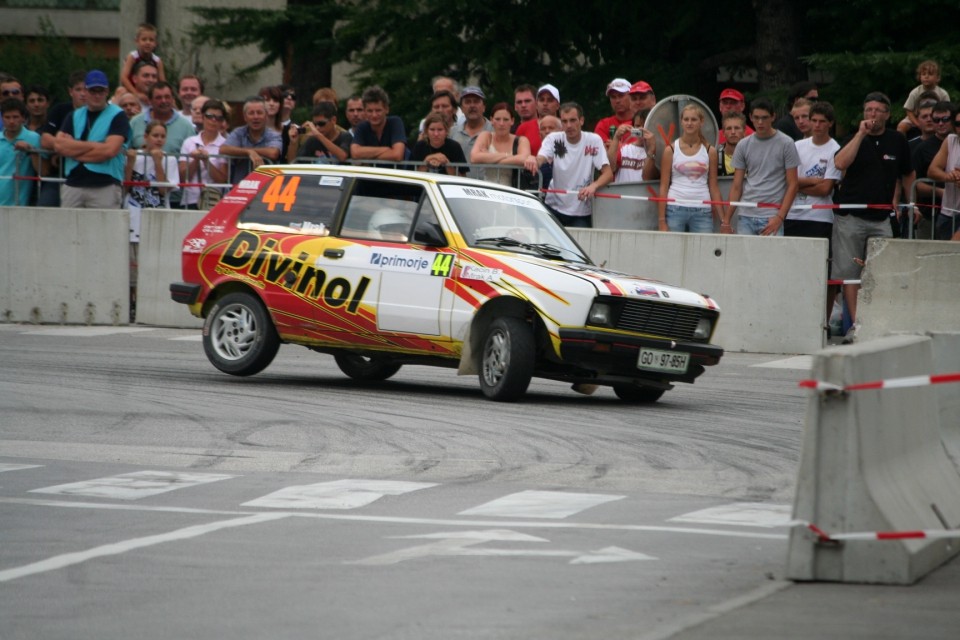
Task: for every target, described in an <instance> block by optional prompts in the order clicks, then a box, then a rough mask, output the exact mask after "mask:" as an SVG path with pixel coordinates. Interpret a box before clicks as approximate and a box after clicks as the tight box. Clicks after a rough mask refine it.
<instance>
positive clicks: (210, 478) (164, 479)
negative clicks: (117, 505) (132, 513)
mask: <svg viewBox="0 0 960 640" xmlns="http://www.w3.org/2000/svg"><path fill="white" fill-rule="evenodd" d="M233 477H234V476H231V475H226V474H223V473H172V472H169V471H135V472H133V473H124V474H121V475H118V476H111V477H108V478H97V479H95V480H84V481H82V482H71V483H69V484H60V485H56V486H53V487H44V488H42V489H33V490H32V491H31V493H52V494H56V495H66V496H89V497H92V498H112V499H114V500H139V499H140V498H146V497H147V496H155V495H157V494H160V493H166V492H168V491H175V490H177V489H185V488H187V487H194V486H197V485H201V484H206V483H208V482H217V481H218V480H227V479H229V478H233Z"/></svg>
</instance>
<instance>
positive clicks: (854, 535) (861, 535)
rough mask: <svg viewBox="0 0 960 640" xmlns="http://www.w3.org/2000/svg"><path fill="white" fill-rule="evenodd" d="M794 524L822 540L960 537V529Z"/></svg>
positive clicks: (940, 538)
mask: <svg viewBox="0 0 960 640" xmlns="http://www.w3.org/2000/svg"><path fill="white" fill-rule="evenodd" d="M793 524H794V526H804V527H806V528H807V529H809V530H810V531H812V532H813V533H814V534H815V535H816V536H817V538H819V539H820V541H822V542H844V541H847V540H942V539H945V538H960V529H918V530H916V531H854V532H850V533H827V532H826V531H824V530H823V529H821V528H820V527H818V526H817V525H815V524H813V523H812V522H804V521H795V522H794V523H793Z"/></svg>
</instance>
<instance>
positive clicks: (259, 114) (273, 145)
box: [220, 96, 283, 184]
mask: <svg viewBox="0 0 960 640" xmlns="http://www.w3.org/2000/svg"><path fill="white" fill-rule="evenodd" d="M243 121H244V122H245V123H246V124H245V125H244V126H242V127H237V128H236V129H234V130H233V131H231V132H230V135H228V136H227V140H226V142H224V143H223V146H221V147H220V153H221V154H223V155H225V156H234V159H233V160H231V170H230V182H232V183H233V184H237V183H238V182H240V181H241V180H243V179H244V178H245V177H247V175H248V174H249V173H250V172H251V171H253V170H254V169H256V168H257V167H259V166H260V165H262V164H264V163H265V162H276V161H277V160H279V159H280V152H281V150H282V149H283V140H282V139H281V138H280V133H279V132H277V131H274V130H273V129H270V128H269V127H267V105H266V103H265V102H264V101H263V98H261V97H259V96H251V97H249V98H247V100H246V102H244V103H243Z"/></svg>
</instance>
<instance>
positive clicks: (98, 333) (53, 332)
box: [21, 325, 153, 338]
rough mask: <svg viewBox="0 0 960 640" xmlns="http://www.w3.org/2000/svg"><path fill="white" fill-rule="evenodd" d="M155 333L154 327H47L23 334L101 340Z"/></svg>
mask: <svg viewBox="0 0 960 640" xmlns="http://www.w3.org/2000/svg"><path fill="white" fill-rule="evenodd" d="M146 331H153V328H152V327H143V328H141V327H88V326H80V325H76V326H67V327H45V328H43V329H32V330H30V331H23V332H21V333H22V334H23V335H26V336H69V337H73V338H99V337H102V336H112V335H115V334H118V333H143V332H146Z"/></svg>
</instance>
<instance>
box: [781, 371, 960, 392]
mask: <svg viewBox="0 0 960 640" xmlns="http://www.w3.org/2000/svg"><path fill="white" fill-rule="evenodd" d="M949 382H960V371H958V372H956V373H936V374H933V375H926V376H905V377H903V378H889V379H887V380H873V381H871V382H858V383H856V384H848V385H838V384H833V383H832V382H824V381H823V380H801V381H800V382H799V386H800V388H801V389H816V390H817V391H863V390H865V389H903V388H906V387H926V386H928V385H932V384H946V383H949Z"/></svg>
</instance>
